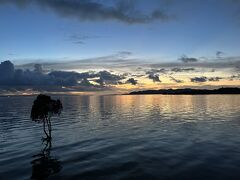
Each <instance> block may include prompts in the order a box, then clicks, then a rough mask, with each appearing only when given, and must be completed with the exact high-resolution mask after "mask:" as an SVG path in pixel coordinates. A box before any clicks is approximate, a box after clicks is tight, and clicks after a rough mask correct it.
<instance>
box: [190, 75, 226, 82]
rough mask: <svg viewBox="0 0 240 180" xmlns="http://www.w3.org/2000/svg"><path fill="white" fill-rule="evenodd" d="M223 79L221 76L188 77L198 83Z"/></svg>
mask: <svg viewBox="0 0 240 180" xmlns="http://www.w3.org/2000/svg"><path fill="white" fill-rule="evenodd" d="M221 79H223V78H222V77H209V78H207V77H205V76H202V77H194V78H190V80H191V82H195V83H199V82H207V81H219V80H221Z"/></svg>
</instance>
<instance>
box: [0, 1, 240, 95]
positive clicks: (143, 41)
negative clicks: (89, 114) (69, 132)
mask: <svg viewBox="0 0 240 180" xmlns="http://www.w3.org/2000/svg"><path fill="white" fill-rule="evenodd" d="M239 32H240V1H239V0H204V1H201V0H149V1H146V0H0V39H1V41H0V61H1V62H2V64H1V65H0V70H1V71H0V89H1V90H0V93H7V92H15V93H16V92H22V91H29V92H35V91H37V92H38V91H51V92H71V93H80V92H86V91H87V92H89V91H106V92H107V91H118V92H123V91H132V90H139V89H162V88H185V87H191V88H216V87H223V86H240V58H239V57H240V54H239V47H240V36H239ZM7 60H9V61H7ZM4 61H5V62H4ZM36 64H37V65H36ZM46 87H47V88H46Z"/></svg>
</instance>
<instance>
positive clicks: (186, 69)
mask: <svg viewBox="0 0 240 180" xmlns="http://www.w3.org/2000/svg"><path fill="white" fill-rule="evenodd" d="M194 70H195V69H194V68H172V69H171V71H173V72H189V71H194Z"/></svg>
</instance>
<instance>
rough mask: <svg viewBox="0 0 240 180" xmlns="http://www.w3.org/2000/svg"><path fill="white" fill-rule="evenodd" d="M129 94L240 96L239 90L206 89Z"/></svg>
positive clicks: (147, 91)
mask: <svg viewBox="0 0 240 180" xmlns="http://www.w3.org/2000/svg"><path fill="white" fill-rule="evenodd" d="M129 94H132V95H138V94H170V95H201V94H240V88H219V89H214V90H208V89H190V88H187V89H160V90H145V91H134V92H131V93H129Z"/></svg>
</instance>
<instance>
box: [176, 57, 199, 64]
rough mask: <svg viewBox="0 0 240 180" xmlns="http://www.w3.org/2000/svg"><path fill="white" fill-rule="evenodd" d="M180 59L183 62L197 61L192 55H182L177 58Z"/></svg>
mask: <svg viewBox="0 0 240 180" xmlns="http://www.w3.org/2000/svg"><path fill="white" fill-rule="evenodd" d="M179 60H180V61H182V62H184V63H194V62H198V59H197V58H194V57H187V56H186V55H183V56H182V57H180V58H179Z"/></svg>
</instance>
